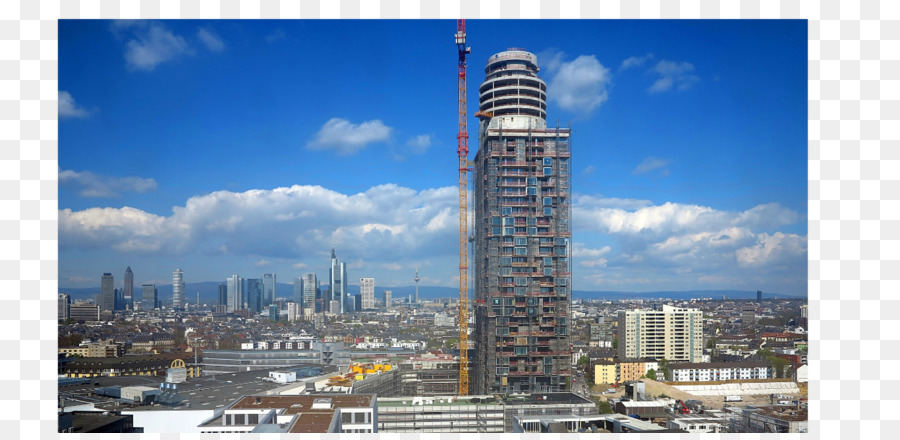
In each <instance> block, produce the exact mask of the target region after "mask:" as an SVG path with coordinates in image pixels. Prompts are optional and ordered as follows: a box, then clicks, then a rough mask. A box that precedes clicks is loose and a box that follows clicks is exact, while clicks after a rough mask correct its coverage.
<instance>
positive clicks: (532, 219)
mask: <svg viewBox="0 0 900 440" xmlns="http://www.w3.org/2000/svg"><path fill="white" fill-rule="evenodd" d="M535 225H537V217H528V226H535Z"/></svg>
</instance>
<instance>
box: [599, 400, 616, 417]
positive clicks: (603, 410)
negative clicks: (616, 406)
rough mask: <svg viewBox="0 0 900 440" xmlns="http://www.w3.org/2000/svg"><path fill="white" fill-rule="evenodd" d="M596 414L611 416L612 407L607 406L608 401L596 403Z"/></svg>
mask: <svg viewBox="0 0 900 440" xmlns="http://www.w3.org/2000/svg"><path fill="white" fill-rule="evenodd" d="M597 412H599V413H600V414H612V413H613V410H612V406H611V405H610V404H609V401H608V400H603V401H600V402H597Z"/></svg>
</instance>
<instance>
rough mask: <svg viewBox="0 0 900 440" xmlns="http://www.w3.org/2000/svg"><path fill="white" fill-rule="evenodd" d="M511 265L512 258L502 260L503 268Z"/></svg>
mask: <svg viewBox="0 0 900 440" xmlns="http://www.w3.org/2000/svg"><path fill="white" fill-rule="evenodd" d="M511 264H512V258H510V257H503V258H500V265H501V266H510V265H511Z"/></svg>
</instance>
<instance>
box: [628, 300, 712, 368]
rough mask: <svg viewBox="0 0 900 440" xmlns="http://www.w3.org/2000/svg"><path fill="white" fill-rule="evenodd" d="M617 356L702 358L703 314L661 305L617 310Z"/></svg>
mask: <svg viewBox="0 0 900 440" xmlns="http://www.w3.org/2000/svg"><path fill="white" fill-rule="evenodd" d="M617 354H618V356H619V359H636V358H654V359H657V360H659V359H663V358H665V359H667V360H669V361H670V362H701V361H702V360H703V314H702V312H701V311H700V310H698V309H688V308H682V307H673V306H670V305H663V306H661V307H657V308H656V309H653V310H623V311H619V349H618V353H617Z"/></svg>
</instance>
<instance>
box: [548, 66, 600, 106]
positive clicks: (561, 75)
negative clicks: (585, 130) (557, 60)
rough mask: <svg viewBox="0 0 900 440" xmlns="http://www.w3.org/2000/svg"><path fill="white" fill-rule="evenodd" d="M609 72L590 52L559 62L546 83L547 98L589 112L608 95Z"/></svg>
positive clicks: (561, 104) (560, 104)
mask: <svg viewBox="0 0 900 440" xmlns="http://www.w3.org/2000/svg"><path fill="white" fill-rule="evenodd" d="M610 81H611V76H610V73H609V69H607V68H606V67H603V65H602V64H600V62H599V61H597V58H596V57H595V56H593V55H581V56H579V57H578V58H576V59H575V60H573V61H571V62H562V63H561V64H560V65H559V68H558V70H557V71H556V74H555V75H554V76H553V79H551V80H550V84H549V85H548V90H547V96H548V99H550V100H552V101H554V102H556V103H557V104H558V105H559V106H560V107H561V108H562V109H563V110H567V111H570V112H578V113H590V112H591V111H593V110H595V109H596V108H597V107H600V105H601V104H603V103H604V102H606V100H607V99H608V98H609V93H608V92H607V90H606V88H607V87H608V86H609V83H610Z"/></svg>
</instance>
